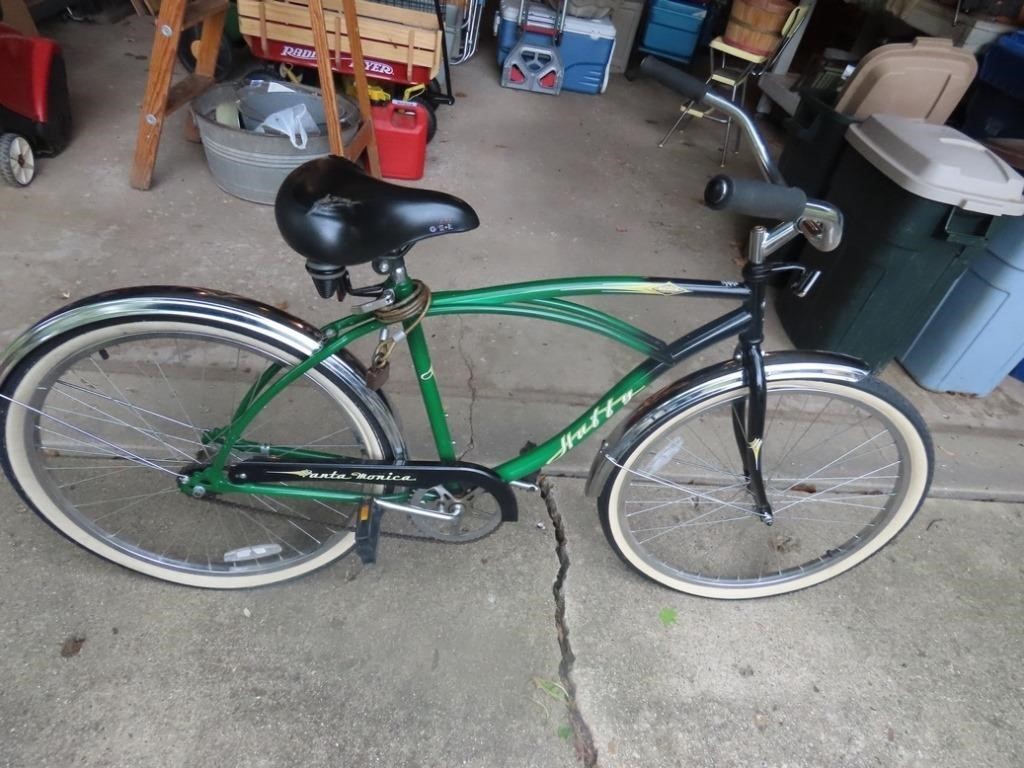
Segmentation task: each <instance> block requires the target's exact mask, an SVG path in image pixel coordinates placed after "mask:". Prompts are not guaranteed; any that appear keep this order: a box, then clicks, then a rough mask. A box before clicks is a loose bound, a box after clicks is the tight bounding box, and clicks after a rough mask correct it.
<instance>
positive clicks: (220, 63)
mask: <svg viewBox="0 0 1024 768" xmlns="http://www.w3.org/2000/svg"><path fill="white" fill-rule="evenodd" d="M201 33H202V26H201V25H197V26H194V27H189V28H188V29H183V30H182V31H181V37H179V38H178V61H180V62H181V66H183V67H184V68H185V69H186V70H187V71H189V72H195V70H196V57H195V54H194V53H193V50H194V46H198V45H199V35H200V34H201ZM234 63H235V50H234V46H233V45H232V44H231V41H230V40H228V39H227V37H222V38H221V39H220V48H218V49H217V64H216V66H215V67H214V69H213V79H214V80H215V81H216V82H218V83H219V82H221V81H223V80H225V79H227V77H228V75H230V74H231V67H232V66H234Z"/></svg>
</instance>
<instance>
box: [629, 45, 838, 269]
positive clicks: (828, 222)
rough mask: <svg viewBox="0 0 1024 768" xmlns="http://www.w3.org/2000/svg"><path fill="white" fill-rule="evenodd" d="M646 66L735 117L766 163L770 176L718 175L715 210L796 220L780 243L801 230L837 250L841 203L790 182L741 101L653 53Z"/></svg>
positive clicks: (712, 192) (710, 197) (710, 191)
mask: <svg viewBox="0 0 1024 768" xmlns="http://www.w3.org/2000/svg"><path fill="white" fill-rule="evenodd" d="M640 70H641V71H642V72H644V73H645V74H647V75H650V76H651V77H652V78H654V79H655V80H657V81H658V82H659V83H661V84H662V85H664V86H665V87H666V88H670V89H672V90H673V91H675V92H676V93H678V94H680V95H682V96H684V97H686V98H688V99H690V100H691V101H692V102H695V103H700V104H704V105H706V106H708V107H713V108H714V109H717V110H719V111H720V112H723V113H725V114H726V115H728V116H729V117H731V118H732V119H733V120H734V121H735V122H736V123H737V124H739V126H740V128H742V130H743V132H744V133H746V134H747V139H748V140H749V142H750V146H751V148H752V149H753V152H754V156H755V157H756V158H757V162H758V165H759V166H760V168H761V174H762V175H763V176H764V178H765V179H767V182H764V181H747V180H735V179H730V178H729V177H728V176H716V177H715V178H713V179H712V180H711V181H710V182H709V183H708V186H707V188H706V189H705V190H704V200H705V202H706V203H707V204H708V206H709V207H711V208H713V209H715V210H731V211H736V212H737V213H742V214H745V215H747V216H755V217H763V218H771V219H777V220H781V221H786V222H791V223H790V224H788V225H783V226H784V227H788V228H789V229H788V231H789V232H790V233H791V234H789V235H785V233H783V232H782V231H780V232H779V233H778V237H777V238H772V241H773V242H774V243H777V242H779V241H781V239H782V238H784V237H786V236H788V237H794V236H795V235H796V232H795V231H794V226H795V230H796V231H799V232H800V233H801V234H803V236H804V237H806V238H807V240H808V241H809V242H810V244H811V245H812V246H814V247H815V248H817V249H818V250H820V251H832V250H835V249H836V248H838V247H839V241H840V240H841V239H842V236H843V215H842V213H841V212H840V211H839V209H837V208H836V207H835V206H833V205H830V204H828V203H825V202H822V201H819V200H808V199H807V195H806V194H805V193H804V191H803V190H802V189H799V188H797V187H790V186H787V185H786V180H785V179H784V178H783V176H782V173H781V171H779V168H778V166H777V165H776V164H775V161H774V160H773V159H772V156H771V154H770V153H769V152H768V146H767V144H766V143H765V141H764V137H763V136H761V132H760V131H759V130H758V129H757V126H756V125H754V121H753V120H751V119H750V116H749V115H748V114H747V113H746V112H744V111H743V109H742V108H740V106H739V105H738V104H734V103H733V102H731V101H729V100H728V99H725V98H722V97H721V96H719V95H718V94H717V93H715V92H714V91H712V90H711V89H710V87H709V85H708V83H706V82H701V81H700V80H698V79H697V78H696V77H694V76H693V75H689V74H687V73H686V72H683V71H682V70H679V69H676V68H675V67H673V66H670V65H669V64H666V63H665V62H663V61H659V60H658V59H656V58H654V57H653V56H647V57H645V58H644V60H643V61H642V62H640Z"/></svg>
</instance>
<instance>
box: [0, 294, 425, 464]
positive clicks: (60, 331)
mask: <svg viewBox="0 0 1024 768" xmlns="http://www.w3.org/2000/svg"><path fill="white" fill-rule="evenodd" d="M132 317H161V318H166V319H173V318H182V319H188V320H202V321H204V322H206V323H208V324H210V325H215V326H218V327H221V328H228V329H236V330H240V331H245V332H246V333H251V334H256V335H258V336H261V337H263V338H264V339H266V340H267V341H268V342H271V343H273V344H275V345H279V346H283V347H285V348H287V349H289V350H291V351H292V352H294V354H296V355H297V356H299V357H306V356H309V355H311V354H313V353H314V352H316V351H317V350H318V349H319V348H320V345H321V341H322V334H321V333H320V331H319V330H318V329H317V328H316V327H315V326H312V325H310V324H309V323H307V322H306V321H304V320H301V319H299V318H297V317H295V316H294V315H290V314H288V313H287V312H283V311H281V310H280V309H277V308H276V307H272V306H270V305H269V304H264V303H262V302H259V301H256V300H254V299H247V298H245V297H242V296H236V295H234V294H231V293H224V292H221V291H214V290H207V289H203V288H184V287H176V286H145V287H139V288H122V289H119V290H115V291H107V292H105V293H99V294H96V295H95V296H90V297H88V298H85V299H82V300H81V301H78V302H75V303H74V304H71V305H69V306H67V307H64V308H62V309H60V310H58V311H56V312H54V313H53V314H51V315H48V316H47V317H45V318H43V319H42V320H40V321H39V322H38V323H36V324H35V325H33V326H32V327H31V328H29V329H28V330H26V331H25V332H24V333H22V334H21V335H20V336H19V337H18V338H16V339H15V340H14V341H13V342H12V343H11V344H10V345H9V346H8V347H7V349H5V350H4V351H3V353H2V354H0V389H3V386H4V383H5V381H6V379H7V377H8V376H9V375H10V373H11V371H13V370H14V369H15V368H17V366H18V364H19V363H20V362H21V361H22V360H24V359H25V358H26V357H27V356H29V355H30V354H32V352H33V351H35V350H36V349H38V348H39V347H41V346H43V345H45V344H47V343H48V342H50V341H52V340H54V339H56V338H58V337H60V336H63V335H65V334H68V333H73V332H76V331H79V330H81V329H83V328H86V327H88V326H90V325H96V324H100V323H108V322H110V321H112V320H119V319H125V318H132ZM323 366H324V367H325V368H326V369H327V370H328V371H329V372H330V373H331V374H332V375H333V376H336V377H337V378H338V380H340V381H342V382H343V383H344V384H345V385H346V386H348V387H349V388H350V391H351V392H352V393H353V394H354V395H355V396H356V397H358V398H360V400H362V401H363V403H364V404H365V406H366V409H367V410H368V411H369V413H370V414H371V415H372V416H373V417H374V418H375V419H377V421H378V422H379V423H380V425H381V429H382V431H383V435H382V437H383V438H384V439H386V440H387V441H388V443H389V445H390V447H391V450H392V452H393V455H394V456H395V459H396V460H398V461H403V460H404V459H405V458H406V457H407V456H408V451H407V450H406V446H405V440H404V438H403V437H402V433H401V430H400V428H399V426H398V423H397V421H396V419H395V417H394V414H393V413H392V412H391V408H390V407H389V405H388V404H387V402H386V401H385V400H384V399H383V398H382V397H381V396H380V395H379V394H378V393H377V392H375V391H374V390H372V389H370V388H369V387H367V386H366V381H365V378H364V370H363V366H362V365H361V363H360V362H359V361H358V360H357V359H356V358H355V357H354V356H352V355H351V354H349V353H348V352H346V351H342V352H341V353H339V354H337V355H334V356H333V357H330V358H328V359H326V360H325V361H324V362H323Z"/></svg>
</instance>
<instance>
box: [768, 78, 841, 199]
mask: <svg viewBox="0 0 1024 768" xmlns="http://www.w3.org/2000/svg"><path fill="white" fill-rule="evenodd" d="M838 97H839V94H838V92H835V91H811V90H805V91H802V92H801V93H800V103H799V104H798V105H797V108H796V112H794V113H793V117H791V118H790V119H789V120H787V121H786V143H785V145H784V146H783V148H782V154H781V155H780V156H779V170H780V171H782V176H783V177H784V178H785V179H786V183H787V184H789V185H790V186H792V187H800V189H802V190H803V191H804V192H806V193H807V196H808V197H813V198H822V197H823V196H824V195H825V191H826V190H827V189H828V185H829V181H830V180H831V179H832V176H833V175H834V174H835V170H836V166H837V165H838V163H839V159H840V157H841V156H842V154H843V150H844V148H845V146H846V140H845V136H846V130H847V129H848V128H849V127H850V126H851V125H853V124H854V123H856V122H858V120H857V119H856V118H854V117H851V116H849V115H844V114H841V113H839V112H836V110H835V104H836V99H837V98H838Z"/></svg>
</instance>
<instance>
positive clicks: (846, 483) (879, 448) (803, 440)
mask: <svg viewBox="0 0 1024 768" xmlns="http://www.w3.org/2000/svg"><path fill="white" fill-rule="evenodd" d="M746 393H747V390H746V388H745V387H744V386H743V385H742V383H741V382H739V381H736V382H735V383H734V384H733V386H731V387H729V388H726V389H725V390H724V391H721V390H720V391H718V392H716V393H714V394H709V395H708V396H706V397H705V398H703V399H702V400H700V401H698V402H696V403H691V404H689V405H687V406H686V407H684V408H682V409H681V410H679V411H677V412H675V413H671V414H669V415H667V416H665V417H664V418H662V419H661V420H659V421H657V422H656V423H654V424H653V425H652V426H651V427H650V428H649V429H648V430H647V431H646V432H645V433H644V434H642V435H639V436H637V438H636V440H635V442H634V444H633V445H632V446H631V447H630V448H629V449H628V451H627V452H625V454H624V455H623V458H622V459H621V460H620V461H618V462H617V466H616V469H615V471H614V472H613V473H612V474H611V475H610V476H609V478H608V480H607V482H606V483H605V486H604V489H603V491H602V493H601V496H600V499H599V506H600V513H601V522H602V525H603V527H604V531H605V535H606V536H607V537H608V540H609V541H610V542H611V545H612V547H613V548H614V549H615V550H616V552H618V554H619V555H620V556H621V557H622V558H623V559H624V560H625V561H626V562H627V563H629V564H630V565H632V566H633V567H634V568H636V569H637V570H639V571H640V572H641V573H643V574H644V575H645V576H647V577H649V578H651V579H654V580H655V581H657V582H659V583H661V584H663V585H665V586H667V587H670V588H672V589H675V590H678V591H680V592H686V593H689V594H693V595H699V596H702V597H712V598H724V599H735V598H753V597H765V596H768V595H778V594H783V593H787V592H793V591H796V590H798V589H803V588H805V587H809V586H812V585H813V584H817V583H819V582H822V581H824V580H826V579H829V578H832V577H834V576H838V575H839V574H841V573H843V572H845V571H847V570H849V569H850V568H853V567H854V566H855V565H857V564H858V563H860V562H863V561H864V560H865V559H867V558H868V557H870V556H871V555H872V554H874V553H875V552H877V551H878V550H879V549H880V548H881V547H882V546H884V545H885V544H886V543H887V542H888V541H890V540H891V539H892V538H893V537H894V536H896V534H897V533H899V531H900V530H901V529H902V528H903V527H904V526H905V525H906V524H907V523H908V522H909V521H910V519H911V517H912V516H913V514H914V513H915V512H916V511H917V509H918V507H919V506H920V504H921V502H922V500H923V499H924V497H925V494H926V493H927V489H928V485H929V483H930V480H931V469H932V448H931V441H930V439H929V437H928V433H927V429H926V428H925V425H924V423H923V422H922V420H921V418H920V416H919V415H918V414H917V413H916V411H914V409H913V407H912V406H910V404H909V403H907V402H906V400H905V399H904V398H903V397H902V396H900V395H899V393H897V392H896V391H895V390H893V389H892V388H891V387H889V386H887V385H885V384H883V383H882V382H879V381H877V380H874V379H870V378H866V379H863V380H861V381H859V382H856V383H847V382H840V381H832V380H828V381H825V380H814V379H806V380H784V381H771V380H769V383H768V411H767V420H766V429H765V437H764V443H763V446H762V448H761V455H762V462H763V466H764V477H765V484H766V487H767V491H768V497H769V500H770V502H771V504H772V507H773V510H774V514H775V518H774V521H773V523H772V524H771V525H767V524H766V523H765V522H763V521H762V520H761V518H760V517H758V516H757V515H756V514H755V512H754V507H753V503H752V497H751V495H750V493H749V492H748V490H747V487H746V479H745V476H744V472H743V465H742V461H741V458H740V451H739V449H738V448H737V444H736V440H735V436H734V431H733V418H734V416H733V404H734V403H738V404H740V407H741V408H743V407H745V398H746Z"/></svg>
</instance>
